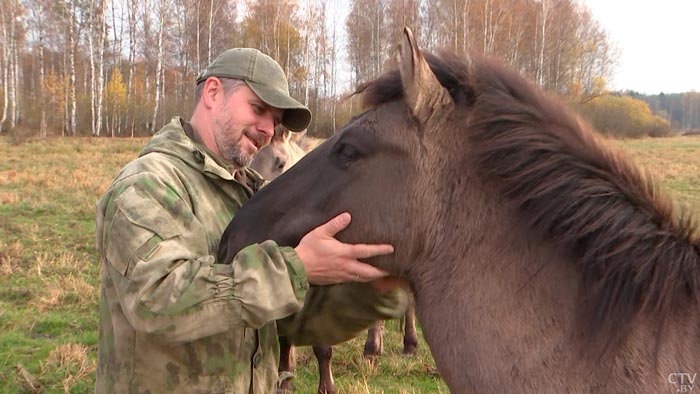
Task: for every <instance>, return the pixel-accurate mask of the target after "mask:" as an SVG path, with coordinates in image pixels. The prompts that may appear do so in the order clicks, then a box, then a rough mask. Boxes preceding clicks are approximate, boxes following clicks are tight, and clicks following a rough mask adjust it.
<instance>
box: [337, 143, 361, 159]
mask: <svg viewBox="0 0 700 394" xmlns="http://www.w3.org/2000/svg"><path fill="white" fill-rule="evenodd" d="M338 153H339V154H340V155H341V156H343V157H344V158H345V159H347V160H355V159H357V157H358V156H359V153H360V152H358V151H357V149H355V147H354V146H352V145H348V144H343V145H341V146H340V148H339V149H338Z"/></svg>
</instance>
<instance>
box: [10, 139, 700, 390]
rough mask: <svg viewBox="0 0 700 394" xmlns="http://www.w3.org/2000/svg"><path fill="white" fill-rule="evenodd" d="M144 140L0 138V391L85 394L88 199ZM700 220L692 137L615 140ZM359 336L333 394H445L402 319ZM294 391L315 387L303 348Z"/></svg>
mask: <svg viewBox="0 0 700 394" xmlns="http://www.w3.org/2000/svg"><path fill="white" fill-rule="evenodd" d="M144 143H145V140H143V139H136V140H128V139H127V140H110V139H101V138H87V139H75V138H66V139H48V140H38V141H29V142H26V143H23V144H21V145H17V146H15V145H11V144H10V143H9V140H8V139H7V138H0V156H1V157H2V161H0V392H1V393H22V392H26V393H39V392H43V393H60V392H71V393H88V392H92V390H93V388H92V387H93V383H94V379H95V358H96V355H97V340H98V335H97V329H98V320H97V316H98V313H97V305H98V301H99V284H100V283H99V282H100V279H99V270H100V265H99V263H98V257H97V255H96V252H95V247H94V244H95V241H94V209H95V203H96V201H97V200H98V198H99V197H100V196H101V195H102V193H103V192H104V191H105V190H106V188H107V186H108V185H109V183H110V181H111V179H112V178H113V177H114V176H115V175H116V173H117V171H118V170H119V168H120V167H121V166H122V165H124V164H125V163H127V162H128V161H129V160H131V159H132V158H134V157H135V156H136V154H137V152H138V151H139V149H140V148H141V147H142V146H143V144H144ZM612 143H613V144H619V145H621V146H622V147H623V148H624V149H625V150H627V151H628V152H629V153H630V155H631V157H632V158H633V159H634V160H635V161H636V162H637V163H639V164H640V165H642V166H643V167H646V168H647V169H648V170H649V171H650V172H652V173H654V174H656V176H657V177H658V179H659V180H660V181H661V184H662V185H663V187H664V188H666V189H667V190H668V191H669V192H670V193H671V195H672V196H673V197H674V198H675V199H676V200H677V201H679V202H680V203H682V204H685V205H687V206H689V207H690V208H691V209H693V210H694V212H695V213H696V217H697V218H698V220H699V221H700V137H676V138H668V139H653V140H652V139H645V140H634V141H614V142H612ZM362 344H363V339H361V338H360V339H355V340H353V341H350V342H348V343H346V344H343V345H341V346H337V347H336V348H335V354H334V358H333V366H334V373H335V377H336V384H337V386H338V389H339V391H340V392H341V393H446V392H448V390H447V387H446V386H445V384H444V382H442V381H441V380H440V379H439V378H437V377H435V374H434V372H433V371H434V362H433V360H432V358H431V357H430V355H429V352H428V351H427V347H426V346H425V343H424V342H423V341H422V339H421V343H420V348H419V350H420V352H419V354H418V356H416V357H413V358H407V357H403V356H401V355H400V351H401V340H400V335H399V323H398V322H397V321H394V322H389V324H387V336H386V339H385V354H384V355H383V356H382V357H381V358H380V359H379V360H378V361H377V362H376V363H374V364H370V363H367V362H366V361H364V360H363V359H362V357H361V352H362ZM299 359H300V360H299V365H300V367H299V369H298V371H297V379H296V386H297V392H299V393H309V392H313V391H314V390H315V387H316V384H317V373H316V365H315V362H314V361H313V356H312V354H311V352H310V350H309V349H301V352H300V355H299Z"/></svg>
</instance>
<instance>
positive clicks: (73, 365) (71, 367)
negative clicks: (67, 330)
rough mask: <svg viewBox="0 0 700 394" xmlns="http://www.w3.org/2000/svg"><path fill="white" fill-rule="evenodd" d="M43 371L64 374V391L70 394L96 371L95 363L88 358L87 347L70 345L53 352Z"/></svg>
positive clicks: (59, 347)
mask: <svg viewBox="0 0 700 394" xmlns="http://www.w3.org/2000/svg"><path fill="white" fill-rule="evenodd" d="M42 369H43V370H44V371H45V372H49V371H52V372H58V373H61V374H63V380H62V382H61V384H62V387H63V391H64V392H65V393H70V392H71V388H72V387H73V386H75V385H76V384H77V383H78V382H79V381H80V380H82V379H84V378H85V377H87V376H88V375H90V374H91V373H93V372H94V371H95V361H94V360H91V359H90V358H89V357H88V348H87V346H85V345H82V344H77V343H69V344H63V345H59V346H58V347H56V348H55V349H54V350H52V351H51V353H49V356H48V358H47V359H46V362H45V363H44V364H43V366H42Z"/></svg>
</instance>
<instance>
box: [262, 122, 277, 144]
mask: <svg viewBox="0 0 700 394" xmlns="http://www.w3.org/2000/svg"><path fill="white" fill-rule="evenodd" d="M258 130H260V131H261V132H263V133H264V134H265V137H267V140H268V141H267V142H268V143H269V142H270V140H271V139H272V137H274V136H275V119H274V118H272V117H271V116H270V117H267V116H266V117H265V118H264V119H262V120H261V121H260V124H259V125H258Z"/></svg>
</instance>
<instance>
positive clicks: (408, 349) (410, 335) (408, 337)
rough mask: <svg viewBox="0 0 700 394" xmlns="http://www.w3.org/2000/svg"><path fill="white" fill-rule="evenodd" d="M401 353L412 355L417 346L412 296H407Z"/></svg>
mask: <svg viewBox="0 0 700 394" xmlns="http://www.w3.org/2000/svg"><path fill="white" fill-rule="evenodd" d="M404 318H405V321H404V334H403V354H406V355H410V356H412V355H414V354H416V348H417V347H418V333H417V332H416V300H415V299H414V298H413V296H412V295H411V296H409V298H408V307H407V308H406V315H405V316H404Z"/></svg>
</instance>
